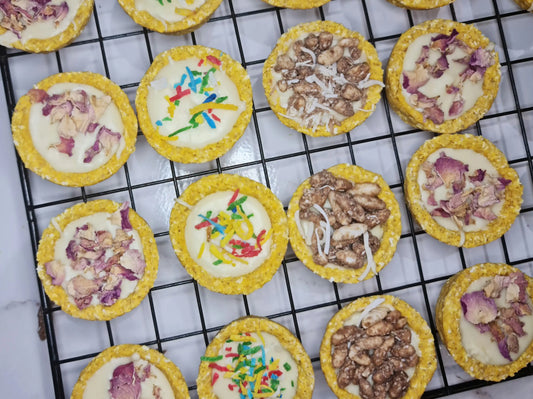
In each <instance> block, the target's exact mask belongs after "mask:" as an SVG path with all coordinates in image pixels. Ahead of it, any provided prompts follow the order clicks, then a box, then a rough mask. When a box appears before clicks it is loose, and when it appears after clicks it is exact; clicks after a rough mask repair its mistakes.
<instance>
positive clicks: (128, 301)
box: [37, 200, 159, 320]
mask: <svg viewBox="0 0 533 399" xmlns="http://www.w3.org/2000/svg"><path fill="white" fill-rule="evenodd" d="M120 206H121V204H119V203H117V202H114V201H111V200H96V201H90V202H87V203H80V204H76V205H74V206H72V207H70V208H68V209H67V210H65V211H64V212H63V213H61V214H60V215H58V216H56V217H54V219H53V220H52V221H51V222H50V225H49V226H48V227H47V228H46V229H45V230H44V232H43V235H42V237H41V241H40V242H39V249H38V251H37V263H38V265H37V274H38V275H39V278H40V280H41V283H42V285H43V287H44V290H45V291H46V294H47V295H48V297H49V298H50V300H52V301H53V302H54V303H56V304H57V305H59V306H60V307H61V309H62V310H63V311H64V312H66V313H68V314H70V315H71V316H74V317H77V318H80V319H85V320H111V319H114V318H115V317H118V316H122V315H123V314H124V313H127V312H129V311H130V310H132V309H134V308H135V307H137V306H138V305H139V304H140V303H141V301H142V300H143V299H144V297H145V296H146V294H148V291H149V290H150V288H152V286H153V285H154V281H155V279H156V277H157V269H158V265H159V254H158V252H157V246H156V243H155V239H154V235H153V233H152V230H151V229H150V226H148V224H147V223H146V221H145V220H144V219H143V218H141V217H140V216H139V214H138V213H137V212H135V211H134V210H133V209H131V208H130V209H129V213H128V217H129V220H130V223H131V225H132V227H133V229H134V230H135V231H136V232H137V233H138V234H139V237H140V239H141V243H142V250H143V255H144V261H145V262H146V268H145V269H144V274H143V277H142V278H141V279H140V280H139V281H138V283H137V286H136V287H135V290H134V291H133V292H132V293H131V294H130V295H129V296H127V297H126V298H123V299H119V300H117V301H116V302H115V303H114V304H113V305H111V306H104V305H102V304H99V305H92V306H89V307H87V308H85V309H79V308H78V307H77V306H76V304H75V303H74V302H73V301H72V300H71V299H70V297H69V295H68V294H67V293H66V292H65V290H64V289H63V287H61V286H60V285H54V284H52V278H51V277H50V276H49V275H48V273H46V267H45V264H46V263H47V262H50V261H52V260H54V252H55V246H56V242H57V240H58V239H59V238H60V237H61V232H59V231H58V230H57V227H59V228H60V229H61V231H63V230H64V229H65V227H66V226H67V225H68V224H69V223H71V222H73V221H75V220H77V219H80V218H82V217H85V216H89V215H92V214H94V213H98V212H108V213H113V212H115V211H117V210H118V209H119V208H120ZM56 226H57V227H56Z"/></svg>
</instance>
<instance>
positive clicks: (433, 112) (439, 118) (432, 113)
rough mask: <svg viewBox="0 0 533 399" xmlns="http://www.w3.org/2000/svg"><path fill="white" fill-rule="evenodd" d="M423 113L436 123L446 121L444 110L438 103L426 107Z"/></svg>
mask: <svg viewBox="0 0 533 399" xmlns="http://www.w3.org/2000/svg"><path fill="white" fill-rule="evenodd" d="M422 115H424V118H426V119H429V120H430V121H432V122H433V123H434V124H436V125H440V124H441V123H443V122H444V111H442V109H440V108H439V107H438V106H437V105H435V106H433V107H430V108H426V109H424V112H423V113H422Z"/></svg>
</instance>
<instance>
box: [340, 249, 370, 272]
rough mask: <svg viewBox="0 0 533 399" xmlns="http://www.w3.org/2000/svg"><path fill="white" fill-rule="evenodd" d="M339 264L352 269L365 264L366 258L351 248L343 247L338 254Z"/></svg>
mask: <svg viewBox="0 0 533 399" xmlns="http://www.w3.org/2000/svg"><path fill="white" fill-rule="evenodd" d="M336 260H337V262H336V263H337V264H339V265H341V266H345V267H348V268H350V269H360V268H361V267H363V266H364V265H365V259H363V258H362V257H360V256H358V255H357V254H356V253H355V252H353V251H350V250H349V249H342V250H340V251H337V254H336Z"/></svg>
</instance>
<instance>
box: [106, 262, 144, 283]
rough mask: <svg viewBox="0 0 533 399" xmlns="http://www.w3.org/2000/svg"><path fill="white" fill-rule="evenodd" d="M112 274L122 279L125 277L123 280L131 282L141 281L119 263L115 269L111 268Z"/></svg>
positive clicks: (114, 266)
mask: <svg viewBox="0 0 533 399" xmlns="http://www.w3.org/2000/svg"><path fill="white" fill-rule="evenodd" d="M110 273H112V274H115V275H117V276H120V277H123V278H125V279H126V280H129V281H135V280H139V278H138V277H137V276H136V275H135V274H134V273H133V271H132V270H130V269H126V268H125V267H123V266H121V265H120V264H118V263H117V264H115V265H113V267H112V268H111V271H110Z"/></svg>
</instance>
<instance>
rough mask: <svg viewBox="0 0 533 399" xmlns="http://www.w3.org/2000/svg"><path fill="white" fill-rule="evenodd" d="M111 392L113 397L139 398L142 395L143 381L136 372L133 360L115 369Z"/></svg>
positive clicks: (122, 398)
mask: <svg viewBox="0 0 533 399" xmlns="http://www.w3.org/2000/svg"><path fill="white" fill-rule="evenodd" d="M110 383H111V388H109V393H110V394H111V398H113V399H138V398H139V397H140V396H141V381H140V380H139V379H138V378H137V376H136V374H135V367H134V365H133V362H131V363H128V364H124V365H122V366H118V367H117V368H116V369H115V370H113V377H112V378H111V380H110Z"/></svg>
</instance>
